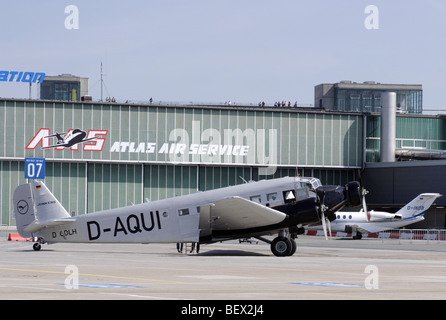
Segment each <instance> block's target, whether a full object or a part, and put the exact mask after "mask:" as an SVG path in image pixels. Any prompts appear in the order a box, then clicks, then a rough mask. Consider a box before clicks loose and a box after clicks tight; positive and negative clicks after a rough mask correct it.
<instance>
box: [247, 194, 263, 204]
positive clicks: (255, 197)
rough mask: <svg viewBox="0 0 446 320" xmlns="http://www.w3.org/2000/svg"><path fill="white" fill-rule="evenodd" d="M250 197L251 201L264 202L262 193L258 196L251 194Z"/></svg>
mask: <svg viewBox="0 0 446 320" xmlns="http://www.w3.org/2000/svg"><path fill="white" fill-rule="evenodd" d="M249 199H250V200H251V201H253V202H257V203H261V202H262V200H261V199H260V195H257V196H251V197H250V198H249Z"/></svg>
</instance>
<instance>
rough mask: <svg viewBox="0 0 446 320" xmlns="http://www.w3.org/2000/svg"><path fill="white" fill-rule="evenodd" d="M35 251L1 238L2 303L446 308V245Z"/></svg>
mask: <svg viewBox="0 0 446 320" xmlns="http://www.w3.org/2000/svg"><path fill="white" fill-rule="evenodd" d="M32 244H33V243H32V242H23V241H21V242H15V241H7V240H6V238H4V237H2V238H0V299H1V300H48V299H50V300H78V299H79V300H92V299H93V300H127V299H131V300H140V299H143V300H186V301H195V300H225V301H226V300H231V301H247V302H249V303H251V304H252V303H254V302H255V301H262V300H406V299H407V300H425V299H426V300H433V299H440V300H443V299H445V298H446V242H444V241H443V242H429V241H423V240H421V241H418V242H416V241H408V242H401V241H399V240H383V239H367V238H366V239H362V240H350V239H331V240H325V239H324V238H323V237H312V236H301V237H299V239H297V244H298V248H297V251H296V253H295V254H294V255H293V256H291V257H276V256H274V255H273V254H272V253H271V251H270V248H269V245H268V244H266V243H264V242H259V243H239V242H238V241H228V242H222V243H215V244H211V245H201V247H200V252H199V253H198V254H196V253H193V254H191V253H189V252H188V253H178V251H177V249H176V246H175V244H62V243H59V244H52V245H43V246H42V249H41V250H40V251H34V250H33V249H32ZM186 301H184V304H185V305H188V304H187V302H186ZM195 303H197V302H195ZM189 311H190V310H189Z"/></svg>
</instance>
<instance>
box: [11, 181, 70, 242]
mask: <svg viewBox="0 0 446 320" xmlns="http://www.w3.org/2000/svg"><path fill="white" fill-rule="evenodd" d="M13 201H14V211H15V218H16V226H17V231H18V232H19V234H20V235H21V236H22V237H24V238H28V237H31V236H32V233H33V232H36V231H38V230H40V229H42V228H44V227H47V226H50V225H57V224H62V223H66V222H68V221H70V218H71V216H70V214H69V213H68V212H67V211H66V210H65V208H64V207H63V206H62V205H61V204H60V202H59V201H58V200H57V199H56V197H55V196H54V195H53V194H52V193H51V191H50V190H48V188H47V186H46V185H45V184H44V183H43V182H41V181H34V182H33V183H31V184H22V185H20V186H18V187H17V188H16V189H15V191H14V196H13Z"/></svg>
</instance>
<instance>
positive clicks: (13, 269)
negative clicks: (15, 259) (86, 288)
mask: <svg viewBox="0 0 446 320" xmlns="http://www.w3.org/2000/svg"><path fill="white" fill-rule="evenodd" d="M0 270H9V271H25V272H39V273H51V274H69V273H67V272H62V271H51V270H35V269H20V268H2V267H0ZM79 276H86V277H102V278H113V279H125V280H139V281H151V282H167V283H185V282H183V281H173V280H160V279H150V278H137V277H124V276H111V275H105V274H92V273H79Z"/></svg>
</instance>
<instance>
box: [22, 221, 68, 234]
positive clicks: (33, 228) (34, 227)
mask: <svg viewBox="0 0 446 320" xmlns="http://www.w3.org/2000/svg"><path fill="white" fill-rule="evenodd" d="M75 221H76V219H60V220H51V221H46V222H39V221H38V220H34V221H33V222H32V223H31V224H29V225H28V226H27V227H26V228H25V229H24V230H25V231H26V232H30V233H34V232H37V231H39V230H42V229H43V228H48V227H55V226H61V225H64V224H67V223H70V222H75Z"/></svg>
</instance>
